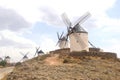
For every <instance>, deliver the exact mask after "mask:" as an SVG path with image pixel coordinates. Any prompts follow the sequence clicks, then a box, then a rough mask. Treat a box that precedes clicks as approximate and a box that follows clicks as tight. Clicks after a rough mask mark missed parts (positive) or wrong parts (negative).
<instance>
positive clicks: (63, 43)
mask: <svg viewBox="0 0 120 80" xmlns="http://www.w3.org/2000/svg"><path fill="white" fill-rule="evenodd" d="M63 34H64V32H62V33H61V35H59V33H58V32H57V37H58V42H57V44H56V45H58V46H59V47H60V49H63V48H68V39H67V36H64V35H63Z"/></svg>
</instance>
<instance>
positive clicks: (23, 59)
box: [20, 52, 29, 62]
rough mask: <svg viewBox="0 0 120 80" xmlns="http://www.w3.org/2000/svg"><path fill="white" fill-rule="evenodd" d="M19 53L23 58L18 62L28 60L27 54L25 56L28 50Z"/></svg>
mask: <svg viewBox="0 0 120 80" xmlns="http://www.w3.org/2000/svg"><path fill="white" fill-rule="evenodd" d="M20 54H21V55H22V56H23V58H22V59H21V60H20V62H21V61H23V62H24V61H26V60H28V56H27V55H28V54H29V52H27V53H26V54H24V53H22V52H20Z"/></svg>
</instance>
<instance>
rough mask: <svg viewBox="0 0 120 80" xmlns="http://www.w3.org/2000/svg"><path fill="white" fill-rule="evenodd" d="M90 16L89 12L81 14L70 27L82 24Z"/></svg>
mask: <svg viewBox="0 0 120 80" xmlns="http://www.w3.org/2000/svg"><path fill="white" fill-rule="evenodd" d="M90 16H91V14H90V13H89V12H86V13H85V14H84V15H83V16H81V17H80V18H79V19H78V20H77V21H76V22H75V23H74V25H73V26H72V27H75V26H76V25H77V24H82V23H83V22H84V21H85V20H86V19H88V18H89V17H90Z"/></svg>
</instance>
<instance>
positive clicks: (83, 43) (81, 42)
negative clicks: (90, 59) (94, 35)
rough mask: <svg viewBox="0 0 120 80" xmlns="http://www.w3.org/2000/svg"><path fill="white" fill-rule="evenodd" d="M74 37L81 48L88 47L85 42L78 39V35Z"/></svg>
mask: <svg viewBox="0 0 120 80" xmlns="http://www.w3.org/2000/svg"><path fill="white" fill-rule="evenodd" d="M73 34H74V33H73ZM74 37H75V39H76V40H77V41H78V43H79V45H82V46H81V47H82V48H84V47H85V45H86V44H85V42H84V40H83V39H82V38H81V37H78V36H77V35H76V34H74Z"/></svg>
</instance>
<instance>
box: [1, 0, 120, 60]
mask: <svg viewBox="0 0 120 80" xmlns="http://www.w3.org/2000/svg"><path fill="white" fill-rule="evenodd" d="M71 5H72V6H71ZM119 7H120V1H119V0H84V1H83V0H70V1H69V3H68V0H51V1H49V0H44V1H43V0H0V25H1V26H0V57H4V56H5V55H9V56H10V57H11V58H12V61H18V60H20V59H21V58H22V55H20V53H19V52H23V53H26V52H30V53H29V54H28V56H29V57H30V58H32V57H33V55H34V53H35V47H38V46H40V48H41V49H42V50H43V51H45V52H48V51H51V50H54V49H56V48H58V47H57V46H55V45H56V43H57V35H56V32H60V33H62V31H65V32H66V26H65V24H64V23H63V21H62V19H61V14H62V13H64V12H66V13H67V15H68V17H69V18H70V20H71V22H73V23H74V21H75V20H77V19H78V18H79V17H80V16H82V15H83V14H84V13H85V12H87V11H89V12H90V13H91V15H92V16H91V17H90V18H89V19H88V20H86V21H85V22H84V23H83V24H82V25H81V26H82V27H84V28H85V29H86V30H87V31H88V33H89V40H90V41H91V42H92V43H93V44H94V45H95V46H96V47H99V48H102V49H103V50H104V51H110V52H115V53H117V55H118V56H119V57H120V49H119V48H120V42H119V41H120V37H119V35H120V31H119V29H120V8H119Z"/></svg>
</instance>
